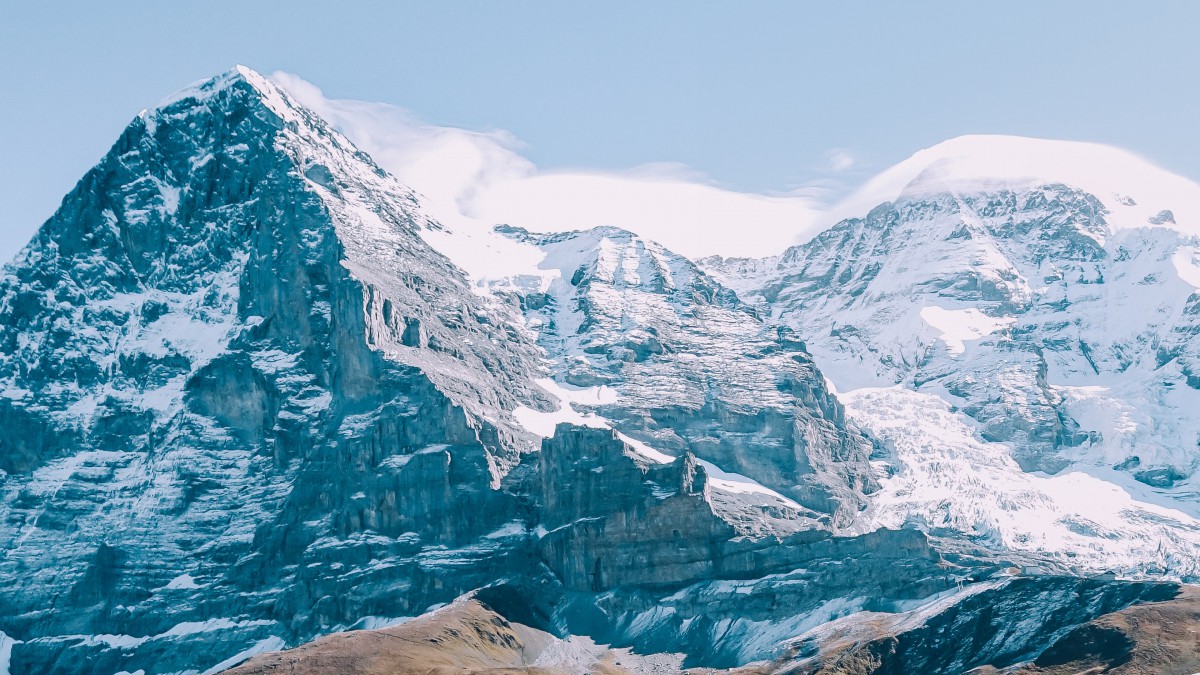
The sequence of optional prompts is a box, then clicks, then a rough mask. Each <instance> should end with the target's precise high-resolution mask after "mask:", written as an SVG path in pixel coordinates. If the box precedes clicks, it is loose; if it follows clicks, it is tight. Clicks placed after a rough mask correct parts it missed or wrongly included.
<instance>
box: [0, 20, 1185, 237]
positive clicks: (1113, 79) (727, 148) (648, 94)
mask: <svg viewBox="0 0 1200 675" xmlns="http://www.w3.org/2000/svg"><path fill="white" fill-rule="evenodd" d="M1198 33H1200V3H1198V2H1182V1H1181V2H1148V3H1115V2H1111V3H1110V2H1075V1H1072V2H1066V1H1056V2H1003V3H1001V2H992V3H982V2H878V3H860V2H823V3H815V2H814V3H801V2H748V3H734V2H696V1H690V2H684V1H680V2H665V1H655V2H498V1H497V2H442V1H439V2H423V3H412V2H395V1H390V2H328V1H324V2H308V1H290V2H276V1H267V0H255V1H250V0H242V1H239V2H232V1H227V0H206V1H204V2H200V1H188V0H173V1H171V2H162V1H158V2H140V1H135V0H122V2H119V3H116V2H114V3H109V2H16V1H6V2H5V3H4V5H3V7H0V64H2V65H0V102H2V105H0V203H2V204H3V205H4V208H3V212H2V213H3V216H2V217H3V221H0V253H3V257H4V258H7V257H9V255H11V252H12V251H13V250H15V248H16V247H17V246H18V245H19V243H18V240H19V241H20V242H23V241H24V240H25V239H26V238H27V237H28V235H29V234H30V233H31V232H32V231H33V229H34V228H35V227H36V226H37V225H38V224H40V222H41V221H42V220H44V219H45V218H46V217H47V216H49V215H50V213H51V212H52V211H53V210H54V208H55V207H56V206H57V203H58V201H59V199H61V197H62V195H63V194H64V193H65V192H66V191H67V190H69V189H70V188H71V186H72V185H73V184H74V182H75V181H76V180H77V179H78V178H79V177H80V176H81V175H82V174H83V172H84V171H86V170H87V168H88V167H90V166H91V165H92V164H94V163H95V161H96V160H97V159H98V158H99V157H100V156H101V155H102V154H103V153H104V152H105V151H106V150H107V148H108V146H109V145H110V144H111V143H112V142H113V141H114V140H115V139H116V136H117V134H118V133H119V132H120V130H121V129H122V128H123V127H124V125H125V124H126V123H127V122H128V121H129V119H130V118H131V117H132V116H133V115H135V114H136V113H137V112H138V110H140V109H141V108H144V107H148V106H152V105H153V104H154V103H155V102H157V101H158V100H160V99H162V98H163V97H164V96H166V95H167V94H169V93H171V92H172V91H174V90H177V89H179V88H181V87H183V86H184V85H186V84H189V83H190V82H192V81H195V80H198V79H201V78H204V77H208V76H211V75H214V74H216V73H218V72H221V71H223V70H226V69H228V68H229V67H231V66H232V65H233V64H235V63H245V64H246V65H249V66H251V67H253V68H255V69H257V70H259V71H261V72H264V73H270V72H272V71H274V70H286V71H290V72H294V73H297V74H299V75H301V76H302V77H304V78H306V79H308V80H309V81H311V82H313V83H315V84H317V85H319V86H320V87H322V88H323V89H324V90H325V93H326V94H327V95H329V96H331V97H336V98H359V99H366V100H373V101H386V102H389V103H394V104H397V105H401V106H404V107H407V108H409V109H410V110H412V111H413V112H415V113H416V114H417V115H419V116H420V117H422V118H424V119H425V120H427V121H430V122H433V123H437V124H446V125H453V126H463V127H468V128H502V129H507V130H509V131H511V132H513V133H514V134H515V135H516V136H517V137H519V138H520V139H522V140H523V141H525V142H526V144H527V145H526V147H525V148H524V149H523V151H522V152H523V154H525V155H527V156H528V157H530V158H531V159H532V160H534V161H535V162H536V163H537V164H538V165H539V166H541V167H542V168H544V169H554V168H565V167H572V168H580V167H584V168H597V169H620V168H627V167H631V166H634V165H638V164H643V163H648V162H681V163H684V164H687V165H689V166H690V167H692V168H694V169H696V170H698V171H701V172H703V173H705V174H707V175H708V176H709V177H711V179H712V180H714V181H716V182H717V183H719V184H721V185H724V186H727V187H731V188H735V189H741V190H755V191H781V190H787V189H790V188H794V187H796V186H798V185H803V184H805V183H808V182H810V181H812V180H815V179H820V178H822V177H827V176H828V165H829V159H828V157H829V154H828V153H829V152H830V151H831V150H832V149H835V148H840V149H843V150H846V151H848V152H850V153H851V154H852V155H853V156H854V157H855V158H856V164H855V167H854V169H853V170H854V171H857V172H860V173H868V172H870V171H872V170H874V169H878V168H882V167H884V166H886V165H889V164H891V163H894V162H896V161H899V160H901V159H903V158H904V157H906V156H907V155H908V154H910V153H911V152H913V151H915V150H917V149H920V148H922V147H926V146H929V145H933V144H935V143H937V142H939V141H941V140H944V139H946V138H950V137H953V136H957V135H961V134H965V133H1009V134H1020V135H1030V136H1039V137H1048V138H1061V139H1072V140H1088V141H1098V142H1103V143H1109V144H1113V145H1118V146H1121V147H1125V148H1128V149H1130V150H1133V151H1135V152H1137V153H1139V154H1142V155H1144V156H1146V157H1148V158H1150V159H1152V160H1153V161H1155V162H1156V163H1158V164H1161V165H1163V166H1165V167H1167V168H1169V169H1172V170H1174V171H1176V172H1178V173H1181V174H1184V175H1187V176H1190V177H1192V178H1200V132H1198V130H1197V121H1198V120H1200V35H1198Z"/></svg>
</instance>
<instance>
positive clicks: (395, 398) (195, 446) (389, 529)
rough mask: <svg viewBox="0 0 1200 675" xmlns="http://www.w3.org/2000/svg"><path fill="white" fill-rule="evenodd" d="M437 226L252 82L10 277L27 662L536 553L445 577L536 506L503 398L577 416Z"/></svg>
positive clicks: (295, 610)
mask: <svg viewBox="0 0 1200 675" xmlns="http://www.w3.org/2000/svg"><path fill="white" fill-rule="evenodd" d="M314 167H321V170H319V171H318V170H310V169H313V168H314ZM314 177H315V178H314ZM427 227H436V224H435V223H432V222H430V221H428V220H427V219H425V218H424V216H422V215H421V214H420V212H419V211H418V209H417V207H416V202H415V199H414V198H413V196H412V194H411V193H410V192H409V191H408V190H407V189H406V188H404V187H403V186H400V185H399V184H397V183H396V182H395V181H394V180H393V179H391V178H390V177H388V176H387V175H386V174H384V173H383V172H382V171H380V170H379V169H377V168H376V167H375V166H374V165H373V164H371V163H370V160H369V159H367V158H366V157H365V156H362V155H361V153H358V152H357V151H356V150H354V149H353V147H351V146H350V145H349V143H348V142H347V141H346V140H345V139H344V138H341V137H340V136H338V135H337V134H336V133H334V132H333V131H332V130H330V129H329V128H328V127H327V126H325V124H324V123H323V122H321V121H320V120H319V119H317V118H315V117H314V116H312V115H311V114H310V113H308V112H306V111H304V110H303V109H301V108H299V107H297V106H295V105H293V104H292V103H291V102H290V101H289V100H287V99H286V97H285V96H284V95H283V94H282V93H281V92H280V91H279V90H278V89H276V88H274V86H273V85H271V84H269V83H267V82H266V81H265V80H263V79H262V78H260V77H259V76H257V75H255V74H253V73H242V72H233V73H230V74H228V75H226V76H223V77H221V78H218V79H217V80H214V81H211V82H208V83H206V84H204V85H201V86H200V87H198V88H195V89H193V90H191V91H189V92H188V93H186V94H184V95H182V96H180V97H178V98H177V100H175V101H173V102H171V103H168V104H166V105H165V106H164V107H162V108H160V109H158V110H156V111H153V112H150V113H145V114H143V115H142V116H140V117H139V118H138V119H136V120H135V121H134V122H133V123H132V124H131V125H130V126H129V128H128V129H127V130H126V131H125V133H124V134H123V135H122V137H121V139H120V140H119V141H118V142H117V144H116V145H115V146H114V148H113V149H112V151H111V152H110V153H109V154H108V155H107V156H106V157H105V159H104V160H103V161H102V162H101V163H100V164H99V165H98V166H97V167H96V168H95V169H93V170H92V171H91V172H89V173H88V174H87V176H85V177H84V179H83V180H82V181H81V182H80V183H79V185H78V186H77V187H76V188H75V190H74V191H72V193H71V194H69V195H68V196H67V197H66V198H65V199H64V201H63V205H62V207H61V208H60V210H59V212H58V213H57V214H55V216H54V217H53V218H51V219H50V220H49V221H48V222H47V223H46V224H45V225H44V226H43V227H42V229H41V230H40V231H39V233H38V234H37V236H36V237H35V238H34V240H33V241H32V242H31V243H30V244H29V246H28V247H26V249H25V250H24V251H23V252H22V253H21V255H20V256H19V257H18V259H17V260H16V261H15V262H14V263H13V264H12V265H10V266H9V267H7V268H6V270H5V273H4V276H3V278H0V316H2V320H0V381H2V382H3V390H4V396H3V397H0V419H3V420H4V421H5V422H6V433H5V434H4V436H3V438H0V458H2V459H0V462H3V466H2V468H3V470H4V472H5V474H6V475H4V477H3V483H2V486H0V490H2V493H0V519H2V521H0V522H2V525H0V542H2V545H3V549H4V551H5V555H4V557H3V558H2V559H0V578H2V579H3V580H4V583H3V584H0V616H3V617H4V619H3V625H2V626H0V630H3V631H4V632H5V633H6V634H7V635H8V636H9V637H10V638H13V639H16V640H19V641H20V642H19V643H18V644H17V645H16V646H15V648H14V651H13V657H12V668H13V669H14V672H26V671H30V670H36V669H37V668H53V669H54V670H55V671H56V672H71V671H73V670H76V669H81V668H83V667H84V666H83V664H89V663H90V664H91V665H90V666H89V668H91V669H98V670H101V671H102V670H104V669H107V668H111V669H112V670H113V671H116V670H121V669H122V668H124V667H125V666H126V665H128V666H129V670H136V668H135V667H134V666H135V665H136V664H138V663H146V664H151V663H152V664H154V666H153V668H152V669H151V672H170V671H172V670H182V669H186V668H187V667H192V666H196V665H201V664H204V663H206V662H210V663H211V662H215V661H219V660H220V658H223V657H224V656H228V655H229V654H230V653H235V652H237V651H241V650H242V649H245V648H249V647H253V646H254V645H256V644H266V643H264V641H270V640H273V639H281V640H284V641H287V642H293V641H296V640H299V639H307V638H308V637H310V636H312V635H314V634H316V633H318V632H320V631H323V630H327V629H328V628H329V627H331V626H337V625H350V624H352V623H354V622H355V621H357V620H359V619H360V618H362V617H365V616H371V615H379V614H385V615H389V616H395V615H406V614H407V615H416V614H419V613H421V612H422V611H424V609H425V608H426V607H428V606H429V605H430V604H431V603H433V602H440V601H444V600H446V599H449V598H451V597H453V596H454V595H457V594H458V593H461V592H465V591H467V590H470V589H471V588H475V587H477V586H479V585H482V584H485V583H487V582H489V581H491V580H492V579H494V578H496V576H497V575H498V574H500V572H498V570H500V569H509V568H511V567H512V566H513V563H510V562H507V555H508V553H507V552H506V551H507V549H505V550H497V549H501V548H503V547H501V546H499V545H498V544H496V543H495V542H494V541H493V540H485V545H484V546H483V548H481V549H471V550H470V551H468V552H464V553H463V554H462V555H464V556H466V558H467V559H468V560H476V559H478V560H477V561H475V562H473V563H471V564H469V565H466V566H465V569H463V571H462V572H460V573H458V574H455V575H446V576H443V575H441V574H440V573H437V572H435V571H433V570H436V569H437V564H433V565H430V564H429V563H426V562H423V558H422V556H423V555H425V554H426V553H427V552H429V551H431V550H432V551H436V552H437V555H438V556H442V557H446V558H453V557H454V554H448V553H446V551H451V550H459V549H460V548H462V547H464V546H466V545H468V544H469V543H470V542H473V541H476V540H478V539H480V537H481V536H482V535H485V534H487V533H489V532H492V531H494V530H497V529H498V528H500V527H501V526H503V525H504V524H505V523H507V522H509V521H510V520H512V518H513V517H514V512H513V509H514V505H515V502H514V501H513V500H512V499H511V498H510V497H508V496H506V495H504V494H503V493H501V492H498V491H496V490H495V489H493V487H494V486H495V485H497V484H498V483H499V481H500V479H501V477H502V476H503V475H504V474H505V473H506V472H507V471H508V470H509V469H510V468H511V467H512V466H513V465H515V464H516V462H517V461H518V458H519V456H520V455H521V454H522V453H524V452H528V451H530V450H533V449H534V448H536V445H537V440H536V438H535V437H534V436H532V435H531V434H529V433H528V432H526V431H525V430H524V429H522V428H520V427H518V426H516V425H515V424H514V423H513V421H512V418H511V416H509V415H508V414H507V413H505V412H504V411H505V410H512V409H513V408H515V407H516V406H517V405H527V406H530V407H533V408H545V407H547V405H548V403H547V401H546V400H545V394H544V392H541V391H540V390H538V389H537V388H536V387H534V386H533V385H532V384H531V378H530V375H531V374H532V373H534V372H536V371H537V368H538V365H537V364H538V359H540V355H539V353H538V351H537V349H536V347H535V346H534V345H532V344H531V343H529V342H527V341H523V340H522V339H521V338H520V336H519V335H517V334H516V333H515V331H512V330H511V329H509V328H507V327H506V326H508V325H509V324H508V322H507V320H506V319H505V318H504V317H505V316H506V313H507V312H508V310H507V309H505V308H504V307H502V306H498V305H495V304H493V303H490V302H488V301H486V300H485V299H483V298H480V297H478V296H475V295H474V294H472V293H471V292H470V291H469V289H468V288H467V287H466V284H465V282H464V280H463V278H462V274H461V272H460V271H459V270H457V268H455V267H454V266H453V265H451V264H450V263H449V261H448V260H446V259H445V258H444V257H442V256H441V255H440V254H438V253H436V252H435V251H433V250H432V249H430V248H429V247H428V246H427V245H426V244H425V243H424V241H423V240H422V239H421V237H420V235H419V231H420V230H421V229H422V228H427ZM431 568H432V569H431ZM213 621H215V622H216V623H212V622H213ZM205 622H209V623H205ZM181 626H182V628H181ZM173 631H174V632H173ZM97 634H105V635H114V636H118V637H114V638H111V639H108V640H107V641H106V640H104V639H100V640H97V639H95V638H92V637H91V636H93V635H97ZM185 644H187V645H188V646H187V647H184V645H185ZM135 653H136V657H135V656H132V655H133V654H135ZM209 655H211V656H209ZM217 656H220V658H215V657H217ZM35 664H36V665H35ZM147 667H149V666H147Z"/></svg>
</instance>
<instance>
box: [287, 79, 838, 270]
mask: <svg viewBox="0 0 1200 675" xmlns="http://www.w3.org/2000/svg"><path fill="white" fill-rule="evenodd" d="M272 78H273V79H274V80H275V81H276V82H278V83H279V84H280V85H281V86H283V87H284V88H285V89H287V90H288V91H289V92H290V93H291V94H292V95H293V96H295V97H296V99H297V100H299V101H300V102H301V103H303V104H304V105H306V106H308V107H309V108H311V109H312V110H313V111H315V112H317V113H318V114H319V115H321V116H322V117H324V118H325V119H327V120H329V121H330V122H331V123H332V124H333V125H334V126H335V127H337V128H338V129H339V130H340V131H342V132H343V133H345V134H346V135H347V136H348V137H349V138H350V139H351V140H353V141H354V142H355V144H357V145H358V146H359V147H360V148H362V149H363V150H364V151H366V152H367V153H368V154H369V155H371V157H373V158H374V159H375V161H377V162H379V164H380V165H381V166H383V167H384V168H386V169H387V170H388V171H390V172H391V173H393V174H395V175H396V177H397V178H399V179H400V180H401V181H403V182H404V183H406V184H408V185H410V186H412V187H413V188H414V189H415V190H417V191H418V192H419V193H421V194H423V195H424V196H425V197H426V198H427V199H428V200H429V201H430V202H432V203H431V207H432V208H434V209H435V210H436V211H437V212H438V216H439V217H442V218H447V217H454V216H456V215H458V216H465V217H468V218H471V219H474V220H477V221H480V223H481V224H483V225H487V226H490V225H494V224H514V225H516V224H519V225H520V226H521V227H525V228H528V229H530V230H533V231H540V232H561V231H569V230H580V229H587V228H591V227H601V226H613V227H620V228H623V229H627V230H630V231H633V232H637V233H638V234H640V235H642V236H644V237H647V238H649V239H652V240H655V241H658V242H660V243H662V244H663V245H665V246H667V247H668V248H670V249H672V250H674V251H678V252H679V253H682V254H684V255H688V256H691V257H703V256H708V255H717V254H720V255H724V256H731V257H738V256H763V255H771V254H774V253H778V252H779V251H781V250H783V249H784V248H787V247H788V246H790V245H792V244H795V243H797V242H798V241H801V240H803V239H806V238H807V237H808V236H811V235H812V234H814V233H815V228H816V227H817V226H818V223H819V221H820V216H821V213H822V210H823V209H822V205H821V203H820V202H818V201H817V200H814V199H812V198H810V197H804V196H770V195H762V194H753V193H745V192H736V191H732V190H726V189H723V188H721V187H718V186H716V185H713V184H711V183H709V182H705V181H703V180H702V179H701V177H700V176H698V175H697V174H696V173H695V172H693V171H690V170H688V169H687V168H686V167H682V166H681V165H678V164H674V163H655V164H649V165H643V166H640V167H633V168H631V169H630V170H628V171H621V172H604V171H593V170H559V171H543V170H540V169H539V168H538V167H537V166H536V165H534V164H533V162H531V161H530V160H529V159H527V158H525V157H524V156H522V155H521V154H520V152H519V150H520V148H521V144H520V141H518V140H517V139H516V138H515V137H514V136H513V135H512V134H510V133H508V132H505V131H482V132H481V131H469V130H465V129H458V128H453V127H442V126H435V125H431V124H427V123H424V122H422V121H420V120H418V119H417V118H416V117H415V116H414V115H412V114H411V113H410V112H408V111H407V110H405V109H403V108H400V107H398V106H393V105H389V104H386V103H370V102H365V101H352V100H338V99H330V98H328V97H326V96H325V95H324V94H323V93H322V92H321V90H320V89H319V88H318V87H317V86H315V85H313V84H312V83H310V82H308V81H306V80H304V79H303V78H300V77H298V76H296V75H293V74H290V73H282V72H276V73H274V74H273V75H272ZM447 209H453V211H455V213H453V214H448V213H447V212H446V210H447Z"/></svg>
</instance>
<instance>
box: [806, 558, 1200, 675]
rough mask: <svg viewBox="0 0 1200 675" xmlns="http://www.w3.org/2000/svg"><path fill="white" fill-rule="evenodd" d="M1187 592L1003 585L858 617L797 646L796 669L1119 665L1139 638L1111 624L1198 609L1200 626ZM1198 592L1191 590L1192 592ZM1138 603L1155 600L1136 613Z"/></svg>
mask: <svg viewBox="0 0 1200 675" xmlns="http://www.w3.org/2000/svg"><path fill="white" fill-rule="evenodd" d="M1179 593H1180V587H1179V586H1178V585H1176V584H1168V583H1136V582H1119V581H1099V580H1087V579H1077V578H1071V577H1033V578H1014V579H1010V580H1001V581H994V582H990V583H987V584H981V585H980V586H978V587H976V588H971V589H967V590H966V591H964V592H961V593H959V594H958V595H957V596H952V597H950V598H949V599H947V600H945V601H943V602H939V603H934V604H932V605H929V606H927V607H924V608H921V609H918V610H915V611H913V612H910V613H907V614H904V613H902V614H896V615H879V614H863V615H858V616H850V617H847V618H846V619H843V620H841V621H838V622H835V623H833V624H830V625H829V626H825V627H822V628H819V629H816V630H814V631H813V632H812V633H810V634H809V635H806V636H803V637H801V638H800V639H799V640H797V642H796V644H795V646H794V649H795V652H796V654H797V657H796V658H797V661H796V664H795V668H794V670H793V671H792V672H795V673H812V674H814V675H815V674H818V673H820V674H823V675H825V674H828V675H833V674H835V673H836V674H843V673H845V674H848V673H862V674H864V675H866V674H880V675H882V674H884V673H897V674H899V673H961V672H967V671H971V672H977V671H975V670H974V669H979V671H978V672H997V670H996V669H1006V668H1010V667H1013V666H1018V665H1020V664H1023V663H1027V662H1031V661H1032V662H1033V663H1034V664H1035V665H1036V666H1038V667H1040V666H1041V665H1043V664H1044V665H1047V666H1051V665H1053V666H1055V667H1063V668H1066V667H1067V664H1070V666H1071V667H1074V668H1081V667H1085V666H1086V665H1087V664H1085V663H1084V662H1085V660H1087V659H1094V660H1097V662H1098V661H1100V660H1104V659H1108V660H1109V665H1114V664H1117V663H1118V662H1121V660H1122V659H1127V658H1128V656H1129V653H1130V650H1131V648H1132V646H1133V643H1134V640H1135V639H1136V638H1135V637H1134V636H1132V635H1130V634H1128V633H1127V632H1122V631H1120V630H1114V629H1112V628H1110V625H1111V624H1112V621H1113V620H1114V617H1118V616H1127V615H1130V613H1132V615H1133V616H1142V615H1145V614H1146V612H1147V611H1150V613H1151V614H1155V613H1158V612H1160V611H1161V610H1162V608H1163V607H1168V606H1169V607H1172V609H1169V610H1168V612H1169V613H1171V614H1178V613H1179V612H1183V613H1185V614H1186V613H1187V612H1189V611H1190V612H1191V616H1190V618H1189V619H1188V620H1187V623H1190V624H1191V626H1192V630H1196V629H1197V628H1198V626H1197V625H1196V616H1195V607H1194V602H1192V601H1191V600H1189V601H1187V602H1185V603H1184V604H1183V605H1182V606H1180V605H1179V604H1178V603H1180V601H1179V600H1175V599H1173V598H1175V597H1176V596H1177V595H1178V594H1179ZM1193 594H1194V591H1192V590H1188V591H1187V593H1186V596H1187V597H1190V596H1191V595H1193ZM1163 601H1166V602H1165V603H1163ZM1135 602H1148V603H1152V604H1147V605H1134V606H1133V607H1129V605H1130V604H1131V603H1135ZM1127 607H1129V608H1128V609H1126V608H1127ZM1149 608H1158V609H1157V610H1150V609H1149ZM1151 651H1153V650H1152V649H1151ZM1003 672H1010V671H1009V670H1003ZM1016 672H1043V671H1041V670H1037V669H1034V670H1031V671H1027V670H1023V669H1020V668H1018V669H1017V670H1016ZM1050 672H1082V671H1081V670H1067V669H1064V670H1052V671H1050ZM1106 672H1107V671H1106ZM1130 672H1138V671H1130Z"/></svg>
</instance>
